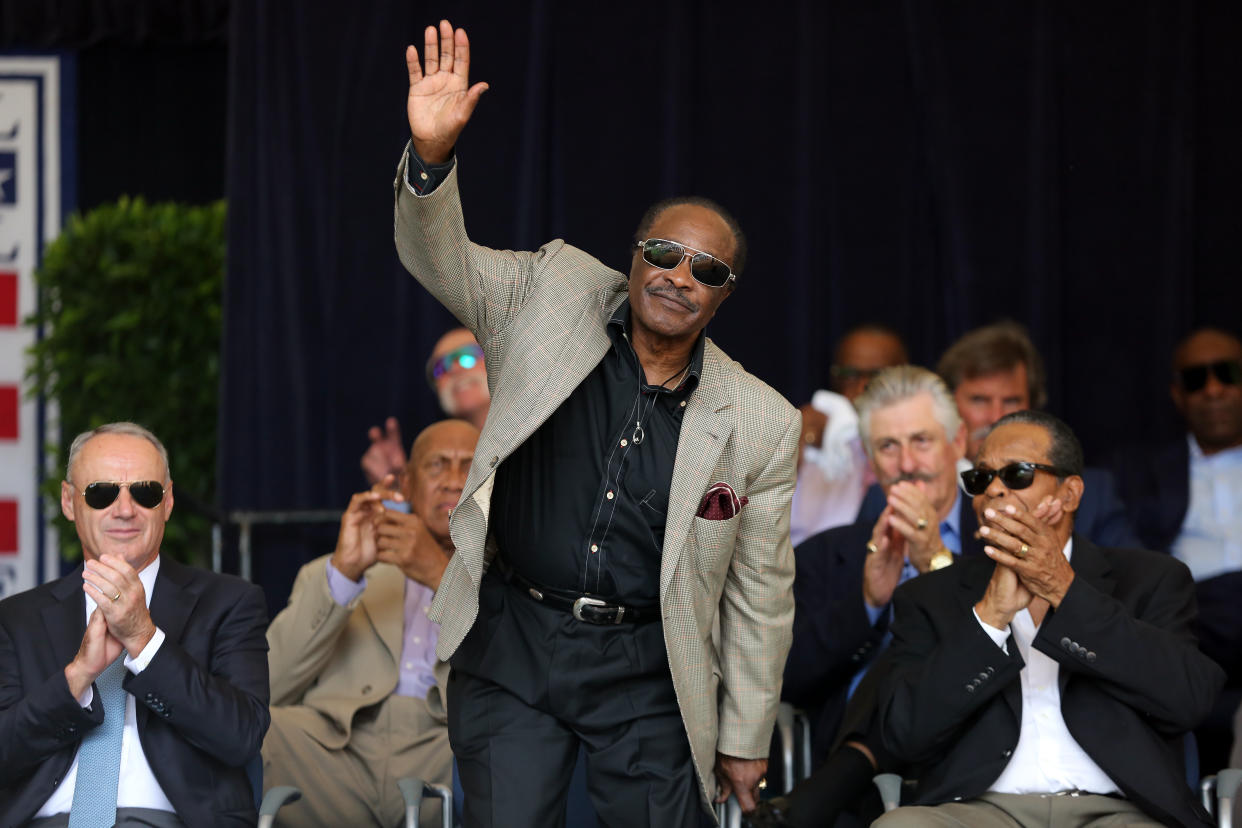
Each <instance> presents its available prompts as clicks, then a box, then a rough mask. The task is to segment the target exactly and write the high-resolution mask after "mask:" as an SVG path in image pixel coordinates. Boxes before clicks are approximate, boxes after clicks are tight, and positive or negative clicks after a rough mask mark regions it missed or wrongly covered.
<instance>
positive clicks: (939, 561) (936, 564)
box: [927, 546, 953, 570]
mask: <svg viewBox="0 0 1242 828" xmlns="http://www.w3.org/2000/svg"><path fill="white" fill-rule="evenodd" d="M952 563H953V553H952V552H950V551H949V550H948V549H946V548H945V547H943V546H942V547H940V551H938V552H937V553H936V554H934V555H932V556H931V561H929V562H928V564H927V568H928V569H929V570H931V569H944V568H945V567H946V566H949V565H951V564H952Z"/></svg>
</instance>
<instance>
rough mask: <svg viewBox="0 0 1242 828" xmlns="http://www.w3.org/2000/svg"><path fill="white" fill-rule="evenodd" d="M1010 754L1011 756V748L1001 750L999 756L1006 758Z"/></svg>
mask: <svg viewBox="0 0 1242 828" xmlns="http://www.w3.org/2000/svg"><path fill="white" fill-rule="evenodd" d="M1010 756H1013V751H1012V750H1006V751H1002V752H1001V758H1002V759H1008V758H1009V757H1010Z"/></svg>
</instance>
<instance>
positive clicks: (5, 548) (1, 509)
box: [0, 500, 17, 555]
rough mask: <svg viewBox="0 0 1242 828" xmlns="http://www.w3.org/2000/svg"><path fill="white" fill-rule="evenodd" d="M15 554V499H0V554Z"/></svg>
mask: <svg viewBox="0 0 1242 828" xmlns="http://www.w3.org/2000/svg"><path fill="white" fill-rule="evenodd" d="M15 554H17V501H16V500H0V555H15Z"/></svg>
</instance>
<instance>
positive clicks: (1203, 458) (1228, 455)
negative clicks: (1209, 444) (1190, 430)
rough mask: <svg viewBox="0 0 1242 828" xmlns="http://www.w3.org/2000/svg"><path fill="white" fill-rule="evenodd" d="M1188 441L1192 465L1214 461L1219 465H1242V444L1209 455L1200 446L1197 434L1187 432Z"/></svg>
mask: <svg viewBox="0 0 1242 828" xmlns="http://www.w3.org/2000/svg"><path fill="white" fill-rule="evenodd" d="M1186 443H1187V445H1189V446H1190V465H1191V466H1197V465H1201V464H1204V463H1213V464H1215V465H1216V466H1218V467H1219V466H1234V465H1242V446H1234V447H1233V448H1229V449H1225V450H1224V451H1218V452H1216V453H1215V454H1213V455H1210V456H1209V455H1206V454H1204V453H1203V449H1201V448H1199V441H1198V440H1196V439H1195V435H1193V434H1187V435H1186Z"/></svg>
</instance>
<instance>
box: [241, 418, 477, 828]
mask: <svg viewBox="0 0 1242 828" xmlns="http://www.w3.org/2000/svg"><path fill="white" fill-rule="evenodd" d="M477 440H478V430H477V429H475V427H474V426H472V425H470V424H469V423H467V422H465V421H464V420H444V421H441V422H439V423H436V424H434V425H431V426H428V427H427V428H426V429H424V430H423V432H422V433H421V434H420V435H419V436H418V438H417V439H416V440H415V441H414V445H413V446H412V447H411V448H410V461H409V463H408V465H407V466H406V471H405V474H404V479H403V480H402V486H401V492H400V493H396V492H393V491H390V490H389V487H390V486H391V485H392V482H393V481H392V476H391V475H390V476H388V477H386V478H385V479H384V480H382V481H380V483H378V484H376V486H375V487H374V488H372V489H371V490H370V491H367V492H361V493H359V494H356V495H354V496H353V498H352V499H351V500H350V502H349V508H348V509H346V511H345V514H344V515H343V516H342V517H341V531H340V536H339V539H338V541H337V546H336V551H334V552H333V553H332V555H330V556H324V557H322V558H318V559H316V560H314V561H311V562H310V563H308V564H307V565H306V566H304V567H302V570H301V571H300V572H299V573H298V577H297V580H296V581H295V583H294V586H293V594H292V595H291V596H290V598H289V606H287V607H286V608H285V609H284V610H283V611H282V612H281V613H280V614H279V615H278V616H276V618H275V620H274V621H272V625H271V627H270V628H269V630H268V633H267V637H268V643H269V645H270V647H271V651H270V655H269V659H270V672H271V680H272V702H271V704H272V727H271V729H270V730H269V731H268V734H267V738H266V740H265V741H264V743H263V760H264V761H263V764H264V777H263V781H264V785H265V786H266V787H268V788H271V787H274V786H276V785H294V786H296V787H298V788H300V789H301V790H302V793H303V796H304V799H303V800H302V801H301V802H298V803H296V804H293V805H289V806H288V807H286V808H284V809H283V810H282V811H281V814H280V822H281V824H282V825H299V826H325V828H326V826H342V825H396V824H397V823H399V822H400V820H401V819H402V817H403V815H404V812H405V809H404V805H403V803H402V799H401V794H400V792H399V791H398V790H397V787H396V781H397V779H399V778H401V777H403V776H414V777H418V778H421V779H424V780H426V781H429V782H438V783H441V784H448V783H449V782H450V781H451V777H452V771H451V768H452V760H453V756H452V753H451V751H450V749H449V744H448V733H447V730H446V729H445V724H446V714H445V704H444V687H445V681H446V680H447V677H448V665H447V664H445V663H444V662H442V661H440V660H438V659H437V658H436V656H435V643H436V637H437V635H438V629H437V626H436V624H435V623H434V622H432V621H431V620H430V619H428V617H427V610H428V608H429V607H430V604H431V598H432V595H433V594H434V593H435V591H436V589H437V588H438V587H439V585H440V577H441V575H443V573H444V569H445V566H446V565H447V564H448V562H449V559H450V558H451V556H452V555H453V544H452V539H451V538H450V537H449V529H448V518H449V512H450V511H451V510H452V508H453V506H454V505H455V504H456V503H457V499H458V498H459V497H460V496H461V492H462V486H463V485H464V483H465V480H466V473H467V471H468V470H469V468H470V463H471V460H472V459H473V457H474V448H475V443H476V442H477ZM386 497H389V498H395V499H396V500H398V501H404V502H405V503H408V504H409V506H410V512H409V513H405V512H402V511H399V510H397V509H393V508H386V507H385V505H384V503H383V499H384V498H386ZM433 811H434V812H435V813H430V812H433ZM424 812H425V813H424V818H423V822H424V825H426V826H431V825H436V824H438V821H437V817H438V809H434V808H425V809H424Z"/></svg>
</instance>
